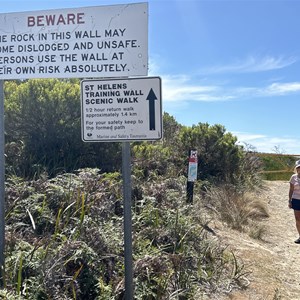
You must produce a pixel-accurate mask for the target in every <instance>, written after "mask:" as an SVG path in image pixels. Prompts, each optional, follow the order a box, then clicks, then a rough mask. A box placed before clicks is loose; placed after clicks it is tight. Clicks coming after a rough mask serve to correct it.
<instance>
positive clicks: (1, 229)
mask: <svg viewBox="0 0 300 300" xmlns="http://www.w3.org/2000/svg"><path fill="white" fill-rule="evenodd" d="M4 145H5V144H4V81H3V80H0V285H1V287H3V286H4V282H5V278H4V274H5V272H4V270H5V268H4V267H5V259H4V248H5V198H4V197H5V164H4Z"/></svg>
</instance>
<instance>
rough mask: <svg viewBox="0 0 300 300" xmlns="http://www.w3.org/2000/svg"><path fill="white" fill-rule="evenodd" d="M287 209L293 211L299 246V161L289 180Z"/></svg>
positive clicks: (296, 241)
mask: <svg viewBox="0 0 300 300" xmlns="http://www.w3.org/2000/svg"><path fill="white" fill-rule="evenodd" d="M288 206H289V208H292V209H293V210H294V215H295V220H296V228H297V231H298V234H299V237H298V239H297V240H295V243H296V244H300V160H297V161H296V164H295V174H293V175H292V176H291V179H290V189H289V204H288Z"/></svg>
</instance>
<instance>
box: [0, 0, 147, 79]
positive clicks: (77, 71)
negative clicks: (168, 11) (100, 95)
mask: <svg viewBox="0 0 300 300" xmlns="http://www.w3.org/2000/svg"><path fill="white" fill-rule="evenodd" d="M147 74H148V4H147V3H134V4H126V5H125V4H124V5H112V6H99V7H84V8H68V9H59V10H46V11H33V12H21V13H4V14H0V80H1V79H28V78H50V77H52V78H71V77H73V78H74V77H77V78H78V77H79V78H84V77H125V76H143V75H144V76H146V75H147Z"/></svg>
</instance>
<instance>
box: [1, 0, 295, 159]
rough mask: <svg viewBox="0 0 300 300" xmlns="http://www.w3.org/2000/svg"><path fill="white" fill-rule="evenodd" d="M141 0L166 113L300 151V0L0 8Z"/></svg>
mask: <svg viewBox="0 0 300 300" xmlns="http://www.w3.org/2000/svg"><path fill="white" fill-rule="evenodd" d="M139 2H148V8H149V11H148V14H149V16H148V18H149V21H148V57H149V58H148V63H149V66H148V76H159V77H161V80H162V105H163V111H164V112H167V113H168V114H170V115H172V116H173V117H174V118H175V120H176V121H177V122H178V123H180V124H182V125H186V126H192V125H197V124H198V123H208V124H210V125H215V124H221V125H223V126H224V127H225V129H226V131H227V132H230V133H232V134H233V135H235V136H236V137H237V138H238V143H239V144H240V145H243V146H244V147H246V148H247V149H251V150H256V151H258V152H267V153H283V154H300V116H298V114H297V113H298V111H300V39H299V37H300V18H299V13H300V1H298V0H236V1H230V0H148V1H131V0H125V1H123V0H118V1H115V0H64V1H61V0H60V1H57V0H51V1H45V0H27V1H24V0H19V1H17V0H10V1H7V0H5V1H3V0H0V4H2V5H1V8H0V13H7V12H23V11H36V10H48V9H58V8H79V7H87V6H103V5H115V4H127V3H139Z"/></svg>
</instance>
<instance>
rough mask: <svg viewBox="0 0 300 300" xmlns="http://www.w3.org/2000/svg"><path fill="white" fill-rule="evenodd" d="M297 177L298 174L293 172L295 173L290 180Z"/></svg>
mask: <svg viewBox="0 0 300 300" xmlns="http://www.w3.org/2000/svg"><path fill="white" fill-rule="evenodd" d="M296 177H297V174H293V175H292V176H291V179H290V182H292V181H294V180H295V178H296Z"/></svg>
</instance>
